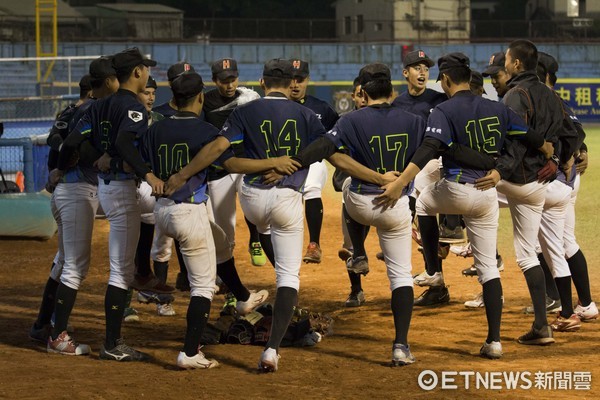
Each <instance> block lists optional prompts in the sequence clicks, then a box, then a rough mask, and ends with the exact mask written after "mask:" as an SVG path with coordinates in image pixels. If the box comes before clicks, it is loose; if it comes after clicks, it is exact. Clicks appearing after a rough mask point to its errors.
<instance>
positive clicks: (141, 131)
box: [29, 40, 598, 372]
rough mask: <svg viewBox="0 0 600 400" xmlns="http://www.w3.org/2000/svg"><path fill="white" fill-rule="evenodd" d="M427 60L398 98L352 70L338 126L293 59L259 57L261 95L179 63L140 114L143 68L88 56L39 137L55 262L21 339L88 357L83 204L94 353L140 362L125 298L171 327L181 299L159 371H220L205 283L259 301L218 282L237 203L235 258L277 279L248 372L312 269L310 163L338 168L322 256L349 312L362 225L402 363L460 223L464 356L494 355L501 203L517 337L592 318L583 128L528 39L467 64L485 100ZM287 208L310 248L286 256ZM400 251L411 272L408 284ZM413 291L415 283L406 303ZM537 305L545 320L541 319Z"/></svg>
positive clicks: (298, 243) (228, 73)
mask: <svg viewBox="0 0 600 400" xmlns="http://www.w3.org/2000/svg"><path fill="white" fill-rule="evenodd" d="M435 65H436V63H435V62H434V61H433V60H431V59H430V58H429V57H428V56H427V55H426V54H425V52H423V51H422V50H417V51H414V52H410V53H408V54H406V55H405V56H404V59H403V66H404V69H403V75H404V77H405V79H406V81H407V85H408V90H407V91H406V92H404V93H402V94H400V95H399V96H396V95H395V92H394V89H393V86H392V77H391V71H390V69H389V67H388V66H387V65H385V64H382V63H372V64H368V65H366V66H364V67H363V68H362V69H361V70H360V71H359V73H358V76H357V77H356V79H355V80H354V88H353V93H352V98H353V100H354V103H355V109H354V110H353V111H351V112H349V113H347V114H344V115H343V116H341V117H340V116H338V114H337V113H336V112H335V111H334V110H333V109H332V108H331V106H329V105H328V104H327V103H326V102H324V101H322V100H319V99H317V98H315V97H313V96H310V95H307V94H306V91H307V85H308V83H309V65H308V63H307V62H305V61H303V60H299V59H292V60H285V59H272V60H269V61H267V62H266V63H265V64H264V69H263V74H262V78H261V80H260V85H261V88H262V89H263V91H264V97H262V98H261V97H260V96H259V95H258V94H257V93H256V92H254V91H253V90H251V89H247V88H243V87H239V86H238V68H237V63H236V60H235V59H232V58H226V59H222V60H218V61H216V62H214V63H213V64H212V65H211V72H212V80H213V82H214V84H215V86H216V88H215V89H213V90H211V91H208V92H207V93H204V82H203V80H202V77H201V76H200V75H199V74H197V73H196V72H195V70H194V68H193V66H192V65H190V64H189V63H186V62H179V63H176V64H174V65H172V66H171V67H170V68H169V70H168V72H167V78H168V81H169V86H170V88H171V91H172V98H171V100H170V101H169V102H167V103H165V104H162V105H159V106H157V107H153V105H154V96H155V94H154V93H155V90H156V88H157V84H156V81H155V80H154V79H153V78H152V77H151V76H150V75H149V67H153V66H156V62H155V61H153V60H150V59H148V58H145V57H144V56H143V55H142V54H141V53H140V51H139V50H138V49H137V48H132V49H127V50H124V51H122V52H120V53H117V54H115V55H113V56H104V57H100V58H98V59H96V60H94V61H92V63H91V64H90V67H89V75H86V76H85V77H84V78H82V80H81V82H80V87H81V100H80V101H79V102H78V103H77V104H74V105H72V106H70V107H68V108H67V109H66V110H64V111H63V112H62V113H61V114H60V115H59V116H58V117H57V121H56V123H55V125H54V127H53V128H52V130H51V132H50V134H49V137H48V145H49V146H50V155H49V160H48V166H49V170H50V174H49V178H48V184H47V190H48V191H49V192H51V193H52V200H51V205H52V211H53V214H54V217H55V219H56V222H57V225H58V243H59V249H58V252H57V254H56V256H55V258H54V262H53V264H52V269H51V271H50V275H49V278H48V281H47V283H46V287H45V290H44V294H43V297H42V302H41V306H40V310H39V314H38V317H37V320H36V321H35V323H34V324H33V326H32V328H31V330H30V332H29V336H30V337H31V338H32V339H34V340H37V341H40V342H42V343H44V344H45V345H46V348H47V350H48V352H52V353H60V354H67V355H86V354H89V353H90V351H91V349H90V346H89V345H85V344H81V343H78V342H77V341H75V339H74V338H73V336H72V335H71V333H70V332H71V329H70V326H69V324H68V322H69V316H70V314H71V312H72V309H73V307H74V305H75V301H76V296H77V292H78V289H79V287H80V285H81V282H82V281H83V280H84V279H85V276H86V274H87V271H88V269H89V264H90V254H91V242H92V234H93V225H94V219H95V217H96V214H97V213H98V211H99V209H100V210H101V211H102V213H103V214H104V215H105V216H106V218H107V220H108V221H109V223H110V233H109V262H110V275H109V279H108V286H107V289H106V295H105V303H104V307H105V318H106V333H105V339H104V343H102V346H101V348H100V352H99V357H100V359H105V360H115V361H143V360H146V359H148V358H149V356H148V355H147V354H145V353H143V352H141V351H139V350H136V349H134V348H133V347H131V346H129V345H128V344H126V343H125V341H124V340H123V337H122V335H121V328H122V324H123V321H129V320H135V319H137V318H138V316H137V314H136V312H135V310H134V309H133V308H131V307H130V301H131V298H132V293H133V290H132V289H135V290H137V299H138V300H139V301H140V302H143V303H155V304H156V307H157V313H158V314H159V315H162V316H170V315H174V314H175V311H174V310H173V308H172V307H171V302H172V301H173V299H174V297H173V295H172V293H173V292H174V291H175V290H176V289H179V290H182V291H190V302H189V306H188V310H187V317H186V320H187V327H186V333H185V338H184V343H183V348H182V350H181V351H180V352H179V355H178V357H177V365H178V366H179V367H180V368H184V369H191V368H213V367H216V366H218V364H219V363H218V362H217V361H216V360H214V359H210V358H207V357H206V356H205V355H204V353H203V352H202V351H201V347H202V346H201V343H200V342H201V336H202V333H203V331H204V330H205V327H206V324H207V320H208V315H209V311H210V307H211V302H212V299H213V296H214V295H215V292H216V290H218V288H219V284H224V285H225V286H226V287H227V288H228V290H229V291H230V292H231V294H232V295H231V296H233V297H235V299H236V300H237V302H236V306H235V309H236V312H237V314H238V315H241V316H243V315H246V314H248V313H250V312H252V311H253V310H255V309H256V308H258V307H260V306H261V305H263V304H265V303H266V301H267V299H268V298H269V293H268V291H267V290H264V289H263V290H251V289H248V288H247V287H246V286H245V285H244V284H243V283H242V281H241V279H240V277H239V275H238V273H237V270H236V266H235V261H234V257H233V248H234V245H235V222H236V196H238V198H239V204H240V205H241V208H242V211H243V214H244V217H245V220H246V224H247V226H248V230H249V232H250V239H249V243H248V251H249V253H250V256H251V261H252V264H253V265H256V266H262V265H264V264H266V262H267V260H269V262H270V263H271V264H272V265H273V267H274V268H275V275H276V293H275V300H274V303H273V315H272V320H271V328H270V336H269V339H268V341H267V343H266V345H265V347H264V349H263V351H262V353H261V355H260V358H259V362H258V369H259V370H260V371H263V372H274V371H276V370H277V369H278V364H279V358H280V355H279V348H280V346H281V343H282V340H283V338H284V335H285V333H286V330H287V328H288V325H289V324H290V321H291V320H292V317H293V314H294V309H295V307H296V306H297V304H298V291H299V288H300V279H299V272H300V267H301V264H302V262H303V261H304V262H310V263H320V262H321V258H322V251H321V248H320V243H319V240H320V230H321V224H322V219H323V203H322V201H321V190H322V188H323V187H324V186H325V184H326V180H327V168H326V166H325V164H324V162H323V160H325V159H327V160H328V161H329V162H330V163H331V164H333V165H334V166H335V167H336V173H335V174H334V177H333V184H334V188H335V189H336V190H338V191H341V192H342V193H343V195H342V199H343V204H342V207H341V208H342V220H343V222H342V233H343V245H342V248H341V249H340V250H339V252H338V255H339V257H340V258H341V259H342V260H343V261H344V262H345V265H346V268H347V271H348V277H349V281H350V285H351V291H350V294H349V296H348V299H347V300H346V303H345V305H346V306H347V307H359V306H361V305H362V304H363V303H364V302H365V295H364V292H363V289H362V286H361V280H362V276H363V275H366V274H367V273H368V272H369V265H368V257H367V254H366V250H365V246H364V242H365V238H366V236H367V234H368V232H369V228H370V227H371V226H373V227H375V228H376V229H377V234H378V236H379V243H380V245H381V253H379V254H378V255H377V257H378V258H380V259H382V260H383V261H384V262H385V265H386V269H387V274H388V278H389V281H390V291H391V310H392V314H393V321H394V327H395V334H394V341H393V346H392V363H393V365H407V364H411V363H413V362H415V357H414V355H413V354H412V352H411V349H410V346H409V342H408V333H409V328H410V321H411V317H412V310H413V307H414V306H431V305H435V304H439V303H445V302H448V301H449V293H448V288H447V287H446V285H445V282H444V276H443V272H442V260H443V259H444V258H445V256H446V255H447V254H448V245H447V243H448V242H449V241H450V242H451V241H452V239H453V238H461V237H463V238H464V233H463V232H464V230H466V237H467V238H466V240H468V246H466V247H465V250H464V252H465V254H467V253H468V254H470V255H472V256H473V258H474V264H473V266H472V267H471V268H468V269H466V270H465V271H463V274H465V275H468V276H475V275H476V276H478V280H479V282H480V283H481V285H482V294H481V296H479V297H478V299H476V300H475V305H474V307H484V308H485V313H486V317H487V324H488V327H487V337H486V340H485V342H484V343H483V345H482V347H481V349H480V354H481V355H482V356H483V357H487V358H491V359H496V358H500V357H502V355H503V352H502V345H501V342H500V329H501V316H502V307H503V293H502V284H501V280H500V271H501V270H502V269H503V264H502V259H501V257H500V256H499V254H498V252H497V231H498V218H499V208H500V207H508V208H509V209H510V213H511V216H512V222H513V234H514V246H515V254H516V258H517V260H516V261H517V264H518V266H519V267H520V268H521V270H522V271H523V274H524V277H525V280H526V283H527V287H528V289H529V293H530V296H531V301H532V306H531V307H529V312H530V313H532V314H533V315H534V321H533V323H532V326H531V328H530V329H529V330H528V331H527V332H526V333H525V334H523V335H522V336H520V337H519V338H518V342H519V343H521V344H524V345H548V344H551V343H554V341H555V340H554V333H553V332H570V331H575V330H578V329H580V327H581V321H591V320H594V319H596V318H597V315H598V309H597V308H596V305H595V303H594V302H593V301H592V298H591V293H590V285H589V278H588V271H587V264H586V260H585V257H584V255H583V253H582V252H581V250H580V249H579V246H578V245H577V242H576V240H575V235H574V228H575V212H574V206H575V200H576V196H577V191H578V188H579V181H580V175H581V174H583V173H584V171H585V168H586V167H587V148H586V146H585V144H584V139H585V133H584V131H583V129H582V127H581V124H580V123H579V121H577V119H576V118H575V116H574V115H573V114H572V112H571V111H570V109H569V108H568V106H567V105H566V104H565V103H563V101H562V100H561V99H560V98H559V96H558V95H557V94H556V93H555V92H554V90H553V89H552V86H553V85H554V83H555V82H556V72H557V71H558V63H557V62H556V60H555V59H554V58H553V57H552V56H550V55H548V54H545V53H538V51H537V48H536V47H535V45H534V44H533V43H531V42H529V41H526V40H517V41H515V42H512V43H511V44H510V46H509V47H508V50H507V51H506V53H496V54H494V55H493V56H492V58H491V59H490V64H489V66H488V67H487V68H486V70H485V71H483V76H490V77H491V79H492V84H493V86H494V88H495V89H496V91H497V93H498V96H499V97H500V99H501V101H498V102H497V101H491V100H488V99H485V98H483V97H481V94H482V93H483V92H484V89H483V76H482V74H480V73H478V72H476V71H472V70H471V68H470V60H469V58H468V56H466V55H465V54H462V53H449V54H446V55H444V56H442V57H440V58H439V59H438V60H437V68H438V70H439V73H438V77H437V80H438V81H440V82H441V86H442V89H443V91H444V93H440V92H436V91H434V90H431V89H428V88H426V84H427V81H428V79H429V69H430V68H432V67H434V66H435ZM305 215H306V221H307V226H308V230H309V237H310V240H309V244H308V247H307V248H306V251H305V252H304V255H303V239H304V220H305ZM413 239H414V240H416V241H417V242H418V243H419V245H420V247H421V250H422V253H423V256H424V265H425V270H424V271H423V272H421V273H419V274H417V275H414V276H413V274H412V266H411V256H412V251H411V249H412V242H413ZM448 239H450V240H448ZM173 246H174V247H175V249H176V254H177V257H178V259H179V265H180V270H179V272H178V273H177V279H176V284H175V287H172V286H170V285H168V284H167V277H168V269H169V268H168V267H169V261H170V258H171V255H172V254H171V253H172V250H171V249H172V248H173ZM465 254H463V255H465ZM571 281H573V283H574V285H575V288H576V290H577V295H578V298H579V302H578V304H576V305H575V306H574V305H573V301H572V293H571ZM414 284H416V285H418V286H428V287H429V289H428V290H426V291H425V292H424V293H423V294H422V295H421V296H419V297H418V298H417V299H414V292H413V285H414ZM467 303H469V302H467ZM471 303H473V302H471ZM467 306H470V305H469V304H467ZM471 306H473V305H471ZM547 312H550V313H556V312H558V314H556V316H555V319H554V320H553V322H551V323H550V324H549V323H548V319H547Z"/></svg>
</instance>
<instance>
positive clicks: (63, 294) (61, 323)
mask: <svg viewBox="0 0 600 400" xmlns="http://www.w3.org/2000/svg"><path fill="white" fill-rule="evenodd" d="M76 298H77V290H75V289H71V288H70V287H68V286H67V285H65V284H64V283H60V284H59V285H58V288H57V289H56V305H55V306H54V328H53V329H52V339H56V338H57V337H58V335H60V334H61V332H62V331H66V330H67V324H68V322H69V317H70V316H71V311H72V310H73V306H74V305H75V299H76Z"/></svg>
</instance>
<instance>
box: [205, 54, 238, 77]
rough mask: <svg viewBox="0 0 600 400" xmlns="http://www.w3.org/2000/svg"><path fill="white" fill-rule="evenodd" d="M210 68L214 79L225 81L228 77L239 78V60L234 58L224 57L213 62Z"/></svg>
mask: <svg viewBox="0 0 600 400" xmlns="http://www.w3.org/2000/svg"><path fill="white" fill-rule="evenodd" d="M210 70H211V72H212V77H213V79H218V80H220V81H224V80H225V79H228V78H237V77H238V76H239V75H240V74H239V72H238V67H237V61H235V60H234V59H233V58H222V59H220V60H218V61H215V62H214V63H212V65H211V67H210Z"/></svg>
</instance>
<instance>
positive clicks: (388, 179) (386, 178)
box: [380, 171, 400, 186]
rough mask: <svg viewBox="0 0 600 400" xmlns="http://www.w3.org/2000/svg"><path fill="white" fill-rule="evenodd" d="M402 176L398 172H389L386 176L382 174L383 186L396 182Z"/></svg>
mask: <svg viewBox="0 0 600 400" xmlns="http://www.w3.org/2000/svg"><path fill="white" fill-rule="evenodd" d="M399 176H400V172H398V171H388V172H386V173H385V174H381V183H380V185H381V186H385V185H387V184H388V183H392V182H394V181H395V180H396V179H398V177H399Z"/></svg>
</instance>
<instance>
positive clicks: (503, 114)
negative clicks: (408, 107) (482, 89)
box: [425, 91, 527, 183]
mask: <svg viewBox="0 0 600 400" xmlns="http://www.w3.org/2000/svg"><path fill="white" fill-rule="evenodd" d="M526 132H527V125H526V124H525V121H523V119H522V118H521V117H519V116H518V115H517V114H516V113H515V112H514V111H512V110H511V109H510V108H508V107H506V106H505V105H504V104H502V103H499V102H496V101H491V100H488V99H484V98H483V97H480V96H475V95H473V94H472V93H471V92H470V91H461V92H458V93H457V94H455V95H454V96H453V97H452V98H451V99H449V100H447V101H445V102H444V103H442V104H440V105H438V106H437V107H436V108H435V109H434V110H433V111H432V112H431V115H430V116H429V119H428V120H427V129H426V130H425V137H431V138H434V139H437V140H439V141H441V142H442V143H444V144H446V145H447V146H448V147H450V146H452V145H453V144H455V143H459V144H461V145H464V146H467V147H470V148H471V149H474V150H477V151H479V152H481V153H486V154H489V155H491V156H497V155H500V152H501V151H502V149H503V147H504V141H505V138H506V136H507V135H524V134H525V133H526ZM442 164H443V166H444V177H445V178H446V179H448V180H451V181H456V182H462V183H473V182H474V181H475V179H478V178H481V177H483V176H485V175H486V174H487V171H483V170H476V169H467V168H461V167H460V166H459V165H458V164H457V163H456V162H455V161H454V160H452V158H450V157H442Z"/></svg>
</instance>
